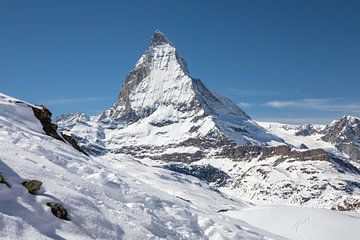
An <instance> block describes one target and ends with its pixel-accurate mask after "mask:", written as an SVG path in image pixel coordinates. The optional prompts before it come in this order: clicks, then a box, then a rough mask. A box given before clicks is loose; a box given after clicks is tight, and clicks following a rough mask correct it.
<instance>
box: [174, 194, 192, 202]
mask: <svg viewBox="0 0 360 240" xmlns="http://www.w3.org/2000/svg"><path fill="white" fill-rule="evenodd" d="M175 197H177V198H178V199H181V200H183V201H185V202H188V203H191V201H190V200H189V199H185V198H183V197H180V196H175Z"/></svg>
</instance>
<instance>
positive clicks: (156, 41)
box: [151, 29, 173, 47]
mask: <svg viewBox="0 0 360 240" xmlns="http://www.w3.org/2000/svg"><path fill="white" fill-rule="evenodd" d="M165 44H169V45H171V46H173V44H172V43H171V42H170V41H169V39H168V38H167V37H166V36H165V34H163V33H162V32H161V31H160V30H158V29H156V30H155V32H154V33H153V35H152V37H151V46H152V47H156V46H160V45H165Z"/></svg>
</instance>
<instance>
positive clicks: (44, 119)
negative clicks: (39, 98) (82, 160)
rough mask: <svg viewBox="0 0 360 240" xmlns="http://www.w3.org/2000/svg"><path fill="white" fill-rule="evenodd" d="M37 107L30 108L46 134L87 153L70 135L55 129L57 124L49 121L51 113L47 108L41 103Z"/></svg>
mask: <svg viewBox="0 0 360 240" xmlns="http://www.w3.org/2000/svg"><path fill="white" fill-rule="evenodd" d="M38 107H39V108H37V107H31V108H32V110H33V112H34V115H35V117H36V118H37V119H39V121H40V123H41V125H42V126H43V130H44V132H45V133H46V134H47V135H49V136H51V137H53V138H55V139H57V140H60V141H62V142H65V141H66V142H68V143H70V144H71V146H73V148H75V149H76V150H78V151H79V152H82V153H84V154H85V155H88V154H87V153H85V152H84V151H83V150H82V149H81V148H80V146H79V145H78V144H77V142H76V140H75V139H74V138H72V137H71V136H68V135H65V134H61V133H59V132H58V131H57V129H58V126H57V125H56V124H54V123H52V122H51V116H52V113H51V112H50V111H49V109H47V108H46V107H45V106H43V105H39V106H38Z"/></svg>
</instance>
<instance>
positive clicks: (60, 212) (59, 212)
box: [46, 202, 70, 221]
mask: <svg viewBox="0 0 360 240" xmlns="http://www.w3.org/2000/svg"><path fill="white" fill-rule="evenodd" d="M46 205H47V206H48V207H50V208H51V212H52V214H54V216H56V217H57V218H60V219H63V220H67V221H70V218H69V216H68V212H67V211H66V209H65V208H64V207H63V206H62V205H61V204H60V203H55V202H48V203H46Z"/></svg>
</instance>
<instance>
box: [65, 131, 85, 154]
mask: <svg viewBox="0 0 360 240" xmlns="http://www.w3.org/2000/svg"><path fill="white" fill-rule="evenodd" d="M61 135H62V136H63V138H64V139H65V141H67V142H68V143H70V144H71V146H72V147H73V148H75V149H76V150H78V151H79V152H82V153H83V154H85V155H87V156H89V155H88V154H87V153H86V152H85V151H83V150H82V149H81V148H80V146H79V145H78V143H77V142H76V140H75V139H74V138H73V137H72V136H69V135H66V134H63V133H61Z"/></svg>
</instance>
